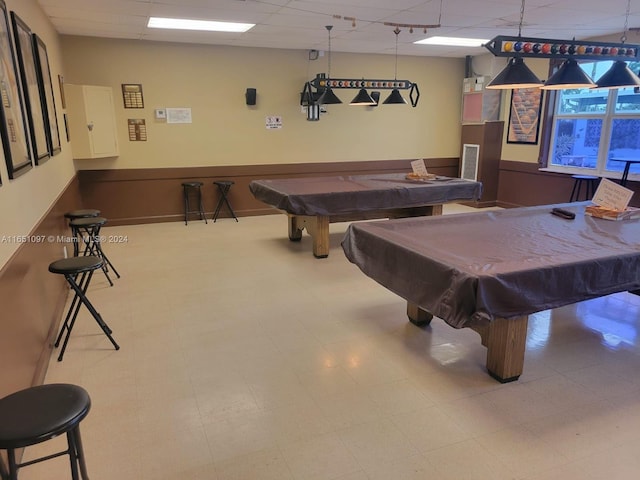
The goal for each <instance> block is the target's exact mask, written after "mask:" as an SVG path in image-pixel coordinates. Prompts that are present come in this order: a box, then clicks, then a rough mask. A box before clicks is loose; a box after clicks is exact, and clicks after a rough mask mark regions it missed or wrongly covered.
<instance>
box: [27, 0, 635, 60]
mask: <svg viewBox="0 0 640 480" xmlns="http://www.w3.org/2000/svg"><path fill="white" fill-rule="evenodd" d="M38 3H39V4H40V5H41V6H42V8H43V10H44V12H45V14H46V15H47V16H48V17H49V18H50V19H51V22H52V23H53V25H54V27H55V28H56V30H57V31H58V32H59V33H60V34H63V35H81V36H94V37H106V38H121V39H137V40H151V41H161V42H165V41H166V42H186V43H200V44H213V45H231V46H241V47H268V48H284V49H297V50H320V51H323V50H327V45H328V35H327V30H326V29H325V26H326V25H333V29H332V31H331V49H332V51H334V52H353V53H381V54H393V53H394V52H395V34H394V33H393V28H394V27H393V26H390V25H386V24H406V25H440V26H439V27H433V28H428V29H427V33H426V34H425V33H424V32H423V29H422V28H419V27H417V28H414V29H413V33H410V31H409V28H408V27H401V33H400V34H399V35H398V54H400V55H418V56H442V57H464V56H466V55H479V54H484V53H487V51H486V50H485V49H484V48H482V47H477V48H469V47H444V46H430V45H414V44H413V42H414V41H416V40H420V39H423V38H425V37H427V36H432V35H444V36H457V37H470V38H486V39H491V38H493V37H494V36H496V35H517V33H518V25H519V22H520V8H521V2H520V1H519V0H426V1H425V0H392V1H391V0H313V1H311V0H309V1H305V0H269V1H261V0H162V1H156V0H148V1H145V0H108V1H105V0H38ZM634 3H635V5H634ZM626 9H627V0H607V1H604V2H603V1H602V0H528V1H526V3H525V11H524V22H523V26H522V35H523V36H527V37H536V38H551V39H571V38H574V37H575V38H576V39H586V38H592V37H601V36H605V35H616V36H617V37H616V40H615V41H619V37H620V35H621V32H622V31H623V30H624V25H625V18H626ZM150 16H157V17H180V18H192V19H208V20H223V21H235V22H248V23H255V24H256V26H255V27H253V28H252V29H251V30H249V31H248V32H246V33H215V32H181V31H175V30H157V29H149V28H147V26H146V25H147V21H148V19H149V17H150ZM345 17H346V18H347V19H345ZM349 19H355V20H349ZM628 20H629V21H628V25H629V27H630V28H632V27H634V26H639V25H640V0H634V1H633V2H632V4H631V10H630V16H629V19H628ZM626 42H627V43H640V35H638V33H636V32H635V31H630V32H629V34H628V38H627V40H626Z"/></svg>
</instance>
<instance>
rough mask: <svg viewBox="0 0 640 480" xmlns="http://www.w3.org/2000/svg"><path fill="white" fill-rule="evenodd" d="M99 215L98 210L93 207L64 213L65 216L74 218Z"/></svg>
mask: <svg viewBox="0 0 640 480" xmlns="http://www.w3.org/2000/svg"><path fill="white" fill-rule="evenodd" d="M99 215H100V210H96V209H94V208H85V209H81V210H72V211H71V212H67V213H65V214H64V217H65V218H69V219H74V218H85V217H97V216H99Z"/></svg>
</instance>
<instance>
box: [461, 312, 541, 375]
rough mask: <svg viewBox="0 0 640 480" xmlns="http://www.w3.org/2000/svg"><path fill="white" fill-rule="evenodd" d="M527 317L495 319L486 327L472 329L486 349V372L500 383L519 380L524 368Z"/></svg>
mask: <svg viewBox="0 0 640 480" xmlns="http://www.w3.org/2000/svg"><path fill="white" fill-rule="evenodd" d="M528 321H529V317H528V316H527V315H524V316H521V317H516V318H510V319H505V318H496V319H494V320H493V321H492V322H491V323H490V324H489V325H488V326H486V327H483V328H473V327H472V329H473V330H475V331H476V332H478V333H479V334H480V338H481V339H482V344H483V345H484V346H485V347H487V370H488V371H489V375H491V376H492V377H493V378H495V379H496V380H498V381H499V382H501V383H507V382H513V381H515V380H518V378H520V375H521V374H522V369H523V367H524V351H525V347H526V343H527V324H528Z"/></svg>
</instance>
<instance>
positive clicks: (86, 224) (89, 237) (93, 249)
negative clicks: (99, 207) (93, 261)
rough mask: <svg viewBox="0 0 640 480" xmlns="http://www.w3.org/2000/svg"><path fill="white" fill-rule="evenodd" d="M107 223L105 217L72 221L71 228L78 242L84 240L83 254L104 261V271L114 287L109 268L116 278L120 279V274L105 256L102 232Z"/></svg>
mask: <svg viewBox="0 0 640 480" xmlns="http://www.w3.org/2000/svg"><path fill="white" fill-rule="evenodd" d="M105 223H107V219H106V218H104V217H86V218H76V219H74V220H71V222H69V225H71V228H72V229H73V230H74V232H75V234H76V238H78V241H80V240H82V241H83V242H84V251H83V253H82V254H83V255H95V256H97V257H100V258H102V259H103V260H104V262H103V263H102V271H103V272H104V275H105V277H107V280H108V281H109V284H110V285H111V286H112V287H113V282H112V281H111V277H109V268H108V267H111V270H113V273H115V274H116V277H118V278H120V274H119V273H118V271H117V270H116V269H115V267H114V266H113V264H112V263H111V261H110V260H109V257H107V256H106V255H105V253H104V250H102V242H101V241H100V230H101V229H102V226H103V225H104V224H105ZM76 243H77V242H76Z"/></svg>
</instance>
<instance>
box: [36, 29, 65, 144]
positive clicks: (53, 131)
mask: <svg viewBox="0 0 640 480" xmlns="http://www.w3.org/2000/svg"><path fill="white" fill-rule="evenodd" d="M32 38H33V51H34V53H35V57H36V58H35V60H36V73H37V75H38V85H39V87H40V103H41V104H42V110H43V111H44V119H45V123H46V126H47V142H48V147H49V155H51V156H54V155H55V154H56V153H59V152H60V150H62V147H61V146H60V129H59V128H58V115H57V112H56V102H55V99H54V96H53V81H52V79H51V69H50V68H49V56H48V55H47V46H46V45H45V44H44V42H43V41H42V39H41V38H40V37H39V36H38V35H36V34H35V33H34V34H33V37H32Z"/></svg>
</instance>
